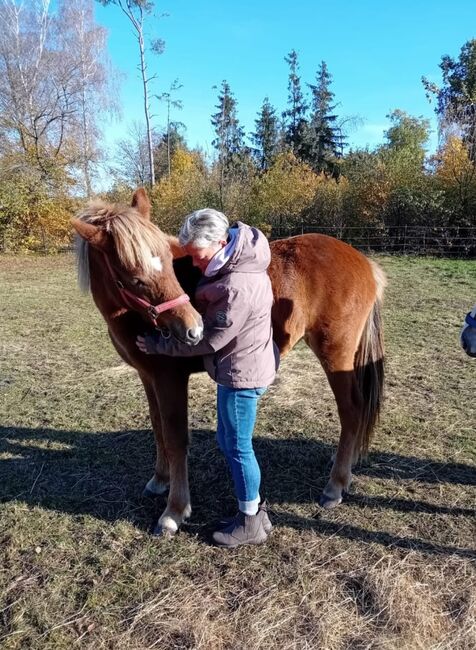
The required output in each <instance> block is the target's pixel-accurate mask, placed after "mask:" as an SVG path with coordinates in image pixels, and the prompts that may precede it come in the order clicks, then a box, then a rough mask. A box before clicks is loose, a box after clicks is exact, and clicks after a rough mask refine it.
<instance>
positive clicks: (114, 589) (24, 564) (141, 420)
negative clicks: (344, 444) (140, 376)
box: [0, 256, 476, 650]
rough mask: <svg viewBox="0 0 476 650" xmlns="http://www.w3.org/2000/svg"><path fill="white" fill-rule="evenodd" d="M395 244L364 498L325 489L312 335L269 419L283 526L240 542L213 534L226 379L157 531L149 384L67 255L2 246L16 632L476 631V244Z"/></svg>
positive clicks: (39, 640)
mask: <svg viewBox="0 0 476 650" xmlns="http://www.w3.org/2000/svg"><path fill="white" fill-rule="evenodd" d="M381 262H382V264H383V266H384V267H385V269H386V270H387V272H388V275H389V279H390V283H389V288H388V291H387V300H386V338H387V348H388V364H387V371H388V382H387V397H386V403H385V409H384V413H383V418H382V422H381V425H380V427H379V431H378V435H377V438H376V440H375V443H374V445H373V447H372V451H371V454H370V458H369V461H368V463H365V464H363V465H362V466H360V467H359V468H357V470H356V472H355V482H354V488H353V493H352V495H351V496H350V497H349V498H348V499H347V501H346V502H345V503H344V504H343V505H342V506H341V507H340V508H338V509H337V510H335V511H330V512H328V511H322V510H320V509H319V507H318V506H317V504H316V501H317V497H318V494H319V491H320V490H321V489H322V487H323V485H324V483H325V480H326V475H327V472H328V465H327V463H328V460H329V457H330V455H331V451H332V445H333V444H335V441H336V437H337V431H338V422H337V417H336V414H335V407H334V402H333V399H332V396H331V394H330V390H329V388H328V386H327V384H326V382H325V379H324V376H323V373H322V371H321V370H320V368H319V367H318V366H317V365H316V363H315V362H314V359H313V357H312V355H311V353H310V352H309V351H308V350H307V349H306V348H305V347H304V346H302V347H299V348H298V349H297V350H296V351H295V352H294V353H293V354H292V355H291V356H290V357H289V358H288V359H287V360H286V361H285V362H284V363H283V367H282V370H281V383H280V384H279V385H278V386H276V387H274V388H272V390H271V391H269V393H268V394H267V395H266V396H265V398H264V399H263V402H262V407H261V412H260V417H259V422H258V426H257V438H256V448H257V453H258V454H259V458H260V462H261V465H262V469H263V492H265V493H266V496H267V497H268V499H269V501H270V502H271V506H272V509H273V512H274V515H273V521H274V523H275V529H274V531H273V533H272V535H271V537H270V539H269V542H268V544H266V545H265V546H263V547H257V548H245V549H242V550H238V551H235V552H227V551H225V550H222V549H215V548H212V547H210V546H209V545H208V544H207V534H208V532H209V524H210V522H212V521H213V520H214V519H216V518H217V517H218V516H219V515H221V514H222V513H223V511H226V510H227V509H229V508H230V507H232V506H233V497H232V494H231V490H230V485H229V482H228V479H227V477H226V473H225V465H224V462H223V460H222V458H221V457H220V455H219V453H218V451H217V449H216V446H215V443H214V439H213V434H212V431H213V428H214V405H213V390H214V389H213V385H212V383H211V382H210V381H209V380H208V379H207V378H206V377H204V376H200V377H194V378H193V380H192V387H191V395H192V397H191V401H192V404H191V426H192V429H193V431H194V433H193V445H192V451H191V457H190V467H191V484H192V500H193V506H194V512H193V515H192V518H191V520H190V523H189V524H187V525H186V526H185V527H184V529H183V530H182V531H181V532H180V533H179V534H178V535H177V536H176V538H175V539H172V540H167V539H155V538H153V537H152V536H151V535H150V532H149V531H150V527H151V524H152V523H153V520H154V517H155V516H156V515H157V513H158V512H159V511H160V509H161V508H162V507H163V502H161V501H159V502H158V503H154V502H152V501H143V500H142V499H141V498H140V492H141V488H142V487H143V485H144V484H145V482H146V481H147V479H148V478H150V475H151V471H152V466H153V441H152V436H151V433H150V431H149V428H148V427H149V424H148V418H147V414H146V408H145V398H144V396H143V392H142V388H141V386H140V384H139V382H138V380H137V377H136V376H135V373H133V372H129V371H128V370H127V368H126V367H124V366H122V365H121V364H120V363H119V361H118V359H117V356H116V354H115V352H114V351H113V349H112V346H111V345H110V343H109V342H108V339H107V335H106V332H105V327H104V324H103V322H102V321H101V319H100V317H99V315H98V313H97V312H96V311H95V309H94V308H93V306H92V304H91V302H90V299H89V298H84V297H82V296H80V294H79V292H78V291H77V289H76V287H75V281H74V270H73V260H72V258H71V257H69V256H63V257H58V258H50V259H39V258H8V257H4V258H0V278H1V280H0V294H1V295H0V309H1V310H2V316H3V318H2V320H1V323H0V328H1V348H0V353H1V354H0V414H1V417H2V422H3V426H2V427H1V429H0V434H1V437H0V500H1V504H0V508H1V519H0V549H1V550H0V588H1V590H2V602H1V604H0V610H1V613H0V646H1V647H2V648H6V649H11V650H13V649H17V648H28V649H32V650H33V649H36V648H55V649H57V648H72V647H82V648H94V649H95V650H96V649H101V648H108V649H114V650H116V649H119V650H121V649H126V648H127V649H131V648H133V649H135V648H137V649H138V648H161V649H167V650H168V649H169V648H177V649H179V648H180V649H183V648H194V649H203V650H215V649H216V650H222V649H223V650H225V649H233V650H235V649H236V650H241V649H242V650H245V649H246V650H258V649H264V648H267V649H268V648H273V649H274V648H276V649H280V650H287V649H295V648H296V649H302V650H304V649H309V650H310V649H312V650H315V649H321V648H322V649H326V650H342V649H344V648H345V649H347V648H348V649H352V650H354V649H355V650H360V649H362V650H363V649H364V648H366V649H370V648H372V649H379V650H394V649H395V648H398V649H422V650H429V649H431V650H443V649H444V650H447V649H455V650H456V649H467V650H469V649H470V648H471V649H472V648H475V647H476V580H475V576H476V571H475V566H474V560H475V557H476V556H475V552H474V545H475V538H476V526H475V517H474V515H475V510H474V508H475V501H476V499H475V496H476V495H475V489H474V486H475V484H476V472H475V460H476V442H475V435H474V382H475V374H474V373H475V370H476V366H475V364H474V362H471V361H470V360H469V359H468V358H466V357H465V356H464V355H463V353H462V352H461V351H460V349H459V347H458V333H459V327H460V324H461V320H462V318H463V314H464V313H465V312H466V310H467V308H468V305H471V304H472V303H473V302H474V295H475V292H476V279H475V270H474V262H458V261H449V260H419V259H396V258H383V259H381Z"/></svg>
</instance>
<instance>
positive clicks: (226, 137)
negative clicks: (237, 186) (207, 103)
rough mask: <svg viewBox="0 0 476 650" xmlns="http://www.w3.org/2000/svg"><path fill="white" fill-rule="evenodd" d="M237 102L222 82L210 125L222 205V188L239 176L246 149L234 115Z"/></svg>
mask: <svg viewBox="0 0 476 650" xmlns="http://www.w3.org/2000/svg"><path fill="white" fill-rule="evenodd" d="M236 106H237V102H236V99H235V98H234V96H233V94H232V92H231V90H230V86H229V84H228V82H227V81H222V85H221V90H220V94H219V95H218V104H217V106H216V108H217V112H216V113H215V114H214V115H212V119H211V121H212V125H213V127H214V129H215V133H216V135H217V137H216V138H215V140H213V141H212V144H213V146H214V147H215V149H216V150H217V152H218V169H219V175H220V198H221V201H222V204H223V201H224V188H225V184H226V182H227V180H228V179H230V178H232V177H233V176H237V175H239V173H240V172H241V168H242V166H243V162H244V158H245V157H246V155H247V153H248V152H247V149H246V148H245V146H244V142H243V140H244V131H243V128H242V127H241V126H240V123H239V121H238V117H237V114H236Z"/></svg>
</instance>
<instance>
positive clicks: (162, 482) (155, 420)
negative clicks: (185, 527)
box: [140, 374, 170, 497]
mask: <svg viewBox="0 0 476 650" xmlns="http://www.w3.org/2000/svg"><path fill="white" fill-rule="evenodd" d="M140 378H141V380H142V383H143V385H144V390H145V394H146V396H147V401H148V403H149V413H150V421H151V423H152V429H153V431H154V437H155V447H156V459H155V471H154V476H153V477H152V478H151V479H150V480H149V481H148V482H147V485H146V486H145V488H144V493H143V494H144V496H146V497H156V496H158V495H161V494H165V492H167V490H168V489H169V483H170V472H169V463H168V460H167V456H166V453H165V445H164V437H163V434H162V418H161V417H160V406H159V400H158V398H157V392H156V389H155V385H154V381H153V380H151V378H150V377H149V376H146V375H142V374H140Z"/></svg>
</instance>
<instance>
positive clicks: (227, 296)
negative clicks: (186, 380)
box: [137, 287, 249, 357]
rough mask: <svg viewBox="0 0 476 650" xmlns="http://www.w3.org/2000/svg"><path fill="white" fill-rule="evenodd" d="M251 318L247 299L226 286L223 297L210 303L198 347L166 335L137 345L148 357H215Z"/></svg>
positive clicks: (139, 341) (143, 338) (149, 338)
mask: <svg viewBox="0 0 476 650" xmlns="http://www.w3.org/2000/svg"><path fill="white" fill-rule="evenodd" d="M248 316H249V308H247V303H246V300H244V299H243V296H242V295H241V296H240V295H239V292H238V291H237V290H236V289H234V288H233V287H226V288H224V291H223V293H222V294H220V297H219V298H218V299H217V300H216V301H215V302H213V303H209V305H208V307H207V310H206V312H205V315H204V317H203V320H204V332H203V339H202V340H201V341H200V343H197V345H189V344H188V343H182V342H181V341H177V340H176V339H172V338H169V339H165V338H164V337H163V336H158V337H152V336H146V337H143V336H139V337H137V345H138V346H139V348H140V349H141V350H142V352H144V353H145V354H165V355H168V356H172V357H194V356H201V355H203V354H213V353H215V352H217V351H218V350H221V348H224V347H225V346H226V345H227V344H228V343H229V342H230V341H232V340H233V339H234V338H236V336H238V334H239V333H240V331H241V329H242V327H243V325H244V324H245V323H246V321H247V319H248Z"/></svg>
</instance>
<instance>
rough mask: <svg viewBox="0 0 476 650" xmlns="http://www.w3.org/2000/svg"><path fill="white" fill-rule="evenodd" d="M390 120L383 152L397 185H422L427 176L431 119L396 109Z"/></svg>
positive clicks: (380, 153) (381, 152) (381, 151)
mask: <svg viewBox="0 0 476 650" xmlns="http://www.w3.org/2000/svg"><path fill="white" fill-rule="evenodd" d="M387 119H389V120H390V122H391V126H390V128H389V129H388V130H387V131H386V132H385V138H386V140H387V142H386V143H385V144H384V145H383V146H382V147H380V149H379V155H380V156H381V158H382V160H383V162H384V164H385V165H386V168H387V172H388V174H389V178H390V179H391V181H392V183H393V185H394V186H395V187H397V186H398V187H402V186H406V187H416V186H421V185H422V183H423V182H424V180H425V179H424V176H425V169H424V164H425V155H426V150H425V145H426V143H427V142H428V139H429V137H430V122H429V120H426V119H423V118H418V117H412V116H411V115H408V113H406V112H405V111H401V110H398V109H396V110H394V111H392V112H391V113H390V114H389V115H387Z"/></svg>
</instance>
